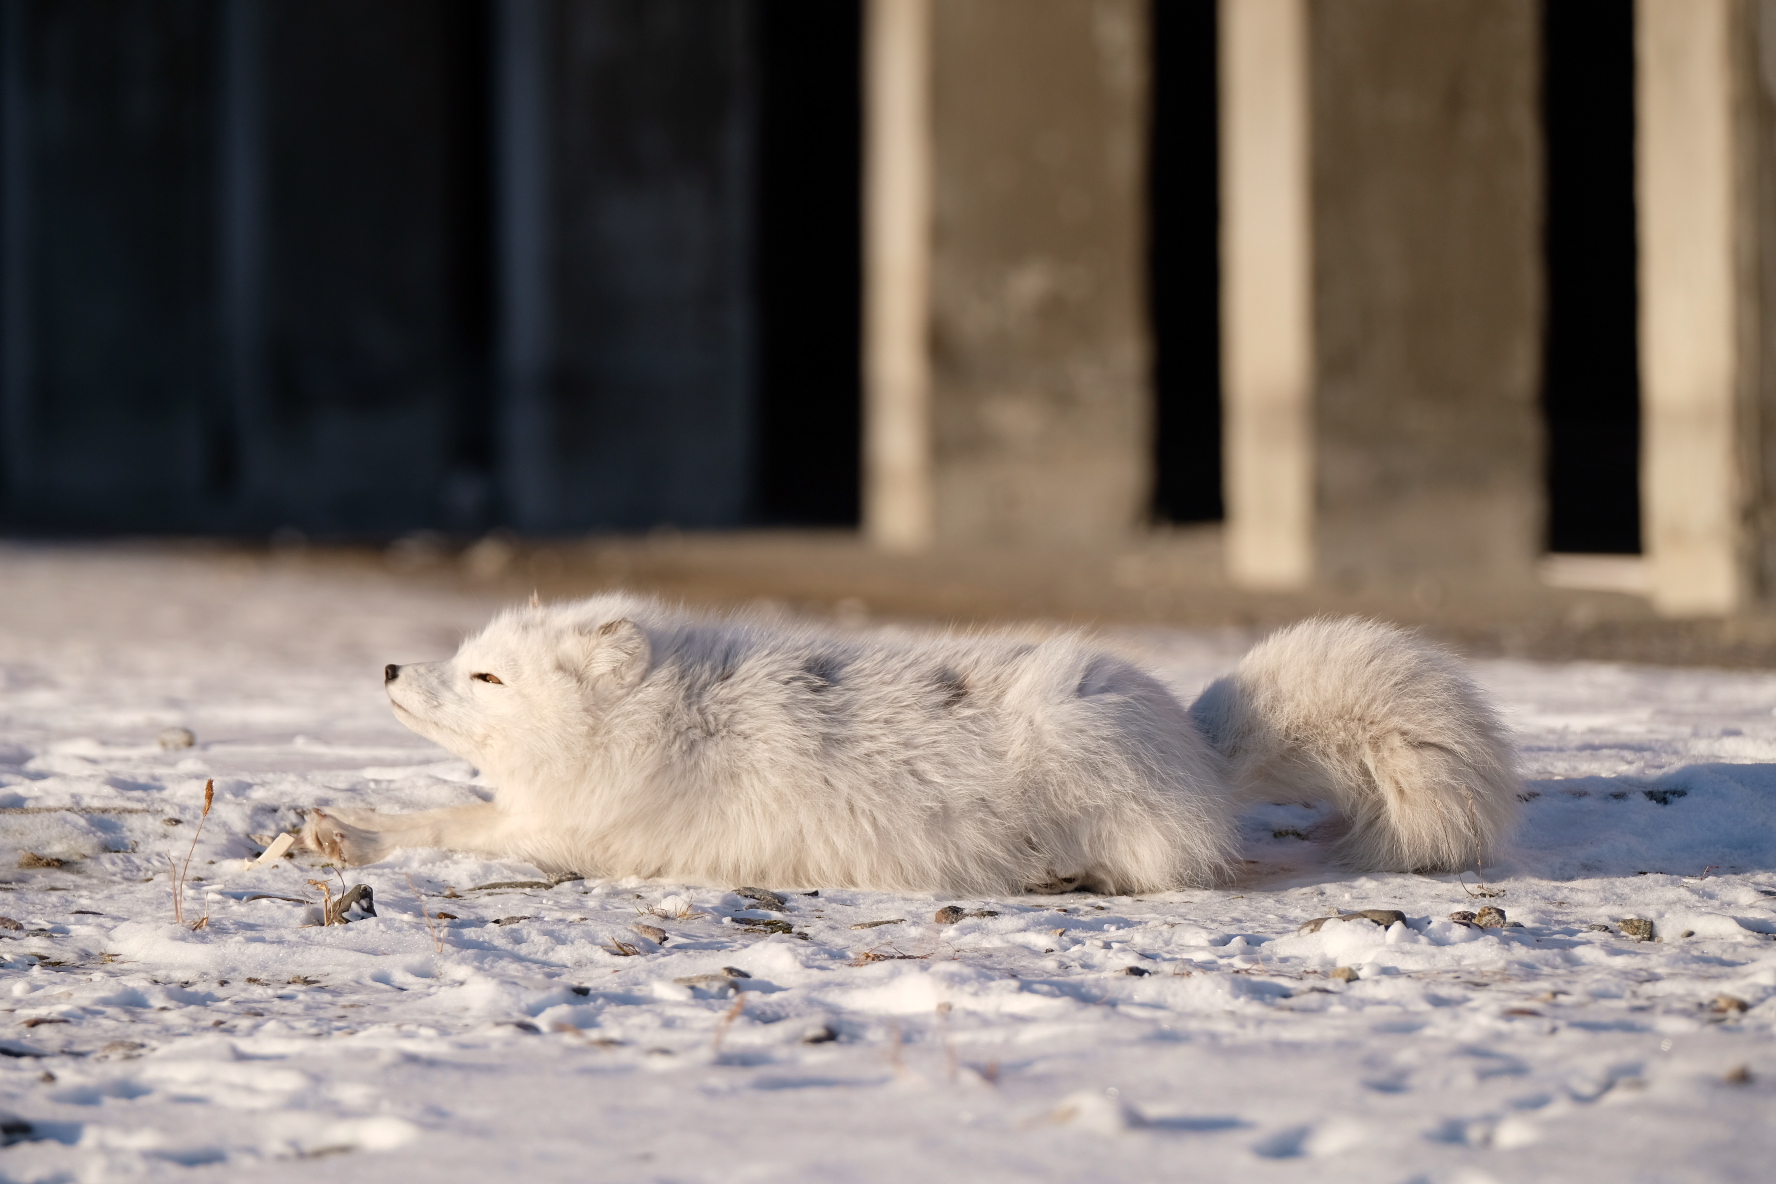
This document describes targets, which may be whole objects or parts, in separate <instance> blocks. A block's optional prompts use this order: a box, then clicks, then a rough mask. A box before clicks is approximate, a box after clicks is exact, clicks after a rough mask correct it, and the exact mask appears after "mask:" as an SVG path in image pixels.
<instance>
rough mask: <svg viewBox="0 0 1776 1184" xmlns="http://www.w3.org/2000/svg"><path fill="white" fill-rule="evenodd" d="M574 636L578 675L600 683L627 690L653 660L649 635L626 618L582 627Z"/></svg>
mask: <svg viewBox="0 0 1776 1184" xmlns="http://www.w3.org/2000/svg"><path fill="white" fill-rule="evenodd" d="M577 639H578V642H579V644H578V646H577V647H576V648H577V650H578V655H577V656H578V659H579V661H578V667H579V671H578V672H579V675H580V677H581V678H582V679H584V680H585V681H586V682H588V683H593V684H596V685H599V686H603V687H608V688H613V689H621V690H628V689H629V688H630V687H632V686H634V685H635V684H636V683H638V682H640V681H641V676H642V675H644V674H646V673H647V668H648V663H649V662H650V661H651V660H652V659H653V646H651V645H650V644H649V643H648V635H647V634H646V633H644V632H642V629H641V626H640V625H637V624H636V623H635V622H634V621H631V620H629V619H628V618H626V617H625V618H622V619H620V620H616V621H606V622H605V623H604V624H602V625H600V626H598V628H596V629H588V630H585V631H583V632H581V633H579V634H578V635H577Z"/></svg>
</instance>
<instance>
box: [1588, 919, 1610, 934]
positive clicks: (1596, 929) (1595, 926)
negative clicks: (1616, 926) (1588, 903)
mask: <svg viewBox="0 0 1776 1184" xmlns="http://www.w3.org/2000/svg"><path fill="white" fill-rule="evenodd" d="M1585 932H1587V933H1608V932H1610V927H1609V926H1608V925H1603V924H1600V923H1599V922H1596V921H1593V922H1591V924H1589V925H1587V926H1585Z"/></svg>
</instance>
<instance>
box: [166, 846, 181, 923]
mask: <svg viewBox="0 0 1776 1184" xmlns="http://www.w3.org/2000/svg"><path fill="white" fill-rule="evenodd" d="M166 861H167V870H168V871H169V872H171V873H172V874H173V920H174V921H176V922H178V923H179V924H181V925H183V924H185V893H184V891H183V889H182V888H181V886H180V884H179V865H178V864H176V863H174V862H173V857H172V856H171V855H169V856H167V857H166Z"/></svg>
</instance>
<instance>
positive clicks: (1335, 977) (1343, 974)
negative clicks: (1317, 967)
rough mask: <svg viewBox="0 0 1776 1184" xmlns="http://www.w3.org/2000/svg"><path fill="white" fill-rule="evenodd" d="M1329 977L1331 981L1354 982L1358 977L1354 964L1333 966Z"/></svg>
mask: <svg viewBox="0 0 1776 1184" xmlns="http://www.w3.org/2000/svg"><path fill="white" fill-rule="evenodd" d="M1331 978H1332V981H1333V982H1339V983H1354V982H1356V981H1357V978H1358V975H1357V968H1356V967H1355V966H1338V967H1334V968H1333V970H1332V975H1331Z"/></svg>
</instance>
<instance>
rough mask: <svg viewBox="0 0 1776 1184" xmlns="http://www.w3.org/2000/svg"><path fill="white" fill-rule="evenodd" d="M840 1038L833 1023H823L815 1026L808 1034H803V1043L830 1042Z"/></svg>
mask: <svg viewBox="0 0 1776 1184" xmlns="http://www.w3.org/2000/svg"><path fill="white" fill-rule="evenodd" d="M838 1038H839V1034H838V1033H837V1032H835V1031H833V1029H832V1025H831V1024H821V1025H820V1026H819V1027H818V1028H815V1029H814V1030H812V1031H811V1032H809V1033H808V1034H807V1035H806V1036H803V1037H802V1043H803V1044H830V1043H831V1042H832V1041H834V1040H837V1039H838Z"/></svg>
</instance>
